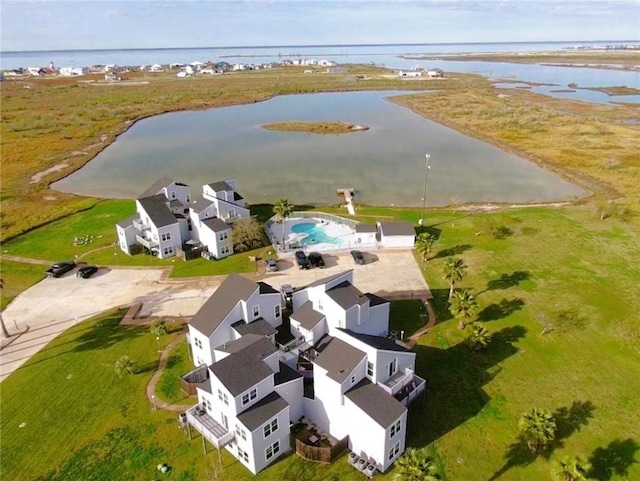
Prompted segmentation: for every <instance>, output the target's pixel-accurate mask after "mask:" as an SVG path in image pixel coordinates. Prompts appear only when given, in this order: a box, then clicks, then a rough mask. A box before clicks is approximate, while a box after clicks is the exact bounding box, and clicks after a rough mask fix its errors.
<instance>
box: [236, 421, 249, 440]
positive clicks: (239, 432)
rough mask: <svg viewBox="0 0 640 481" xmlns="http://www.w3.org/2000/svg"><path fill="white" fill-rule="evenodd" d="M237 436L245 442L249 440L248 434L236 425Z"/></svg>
mask: <svg viewBox="0 0 640 481" xmlns="http://www.w3.org/2000/svg"><path fill="white" fill-rule="evenodd" d="M236 434H237V435H238V438H242V440H243V441H246V440H247V433H246V432H245V430H244V429H242V428H241V427H240V426H238V425H236Z"/></svg>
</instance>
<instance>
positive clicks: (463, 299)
mask: <svg viewBox="0 0 640 481" xmlns="http://www.w3.org/2000/svg"><path fill="white" fill-rule="evenodd" d="M477 311H478V303H477V301H476V298H475V296H474V295H473V294H471V293H470V292H469V291H456V292H455V293H454V294H453V299H450V301H449V312H451V314H453V317H455V318H456V319H458V320H459V322H458V328H460V329H464V328H465V327H467V324H468V323H469V321H471V318H472V317H473V316H475V314H476V312H477Z"/></svg>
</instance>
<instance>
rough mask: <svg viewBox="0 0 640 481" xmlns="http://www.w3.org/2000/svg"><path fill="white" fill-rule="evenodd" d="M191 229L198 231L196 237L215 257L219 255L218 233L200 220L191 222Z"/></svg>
mask: <svg viewBox="0 0 640 481" xmlns="http://www.w3.org/2000/svg"><path fill="white" fill-rule="evenodd" d="M193 229H194V230H197V231H198V238H199V240H200V242H202V243H203V244H204V245H205V246H207V248H208V249H209V252H211V253H212V254H213V255H214V256H215V257H216V258H218V257H220V244H219V242H218V234H216V233H215V232H213V231H212V230H211V229H209V228H208V227H207V226H206V225H204V224H203V223H202V222H200V221H198V222H197V223H196V224H193Z"/></svg>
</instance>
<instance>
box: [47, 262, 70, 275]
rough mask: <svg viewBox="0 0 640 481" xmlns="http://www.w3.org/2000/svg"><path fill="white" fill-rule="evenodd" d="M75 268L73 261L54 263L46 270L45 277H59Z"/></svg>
mask: <svg viewBox="0 0 640 481" xmlns="http://www.w3.org/2000/svg"><path fill="white" fill-rule="evenodd" d="M75 266H76V263H75V262H73V261H62V262H56V263H55V264H53V265H52V266H51V267H49V268H48V269H47V271H46V272H45V275H46V276H47V277H60V276H61V275H62V274H65V273H67V272H69V271H70V270H71V269H73V268H74V267H75Z"/></svg>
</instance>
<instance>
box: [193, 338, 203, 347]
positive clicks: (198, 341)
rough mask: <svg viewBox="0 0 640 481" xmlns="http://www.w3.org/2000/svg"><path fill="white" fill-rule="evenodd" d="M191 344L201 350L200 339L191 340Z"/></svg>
mask: <svg viewBox="0 0 640 481" xmlns="http://www.w3.org/2000/svg"><path fill="white" fill-rule="evenodd" d="M193 343H194V344H195V345H196V347H197V348H199V349H202V339H198V338H197V337H196V338H195V339H194V340H193Z"/></svg>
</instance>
